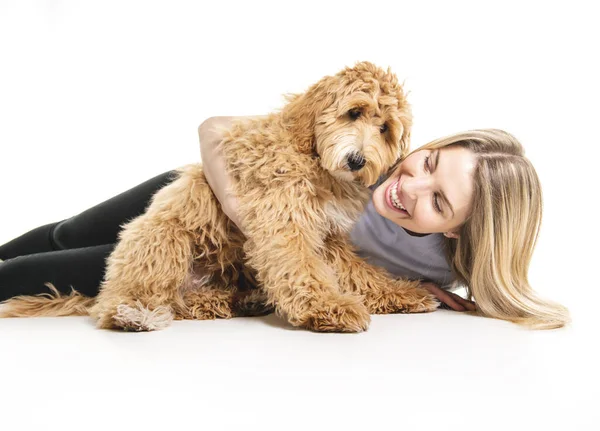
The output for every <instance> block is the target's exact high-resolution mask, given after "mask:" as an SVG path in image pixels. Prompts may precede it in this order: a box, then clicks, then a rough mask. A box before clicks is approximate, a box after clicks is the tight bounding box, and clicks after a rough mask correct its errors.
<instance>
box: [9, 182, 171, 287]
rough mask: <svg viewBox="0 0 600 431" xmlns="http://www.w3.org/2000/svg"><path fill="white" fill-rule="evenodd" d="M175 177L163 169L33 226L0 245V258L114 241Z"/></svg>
mask: <svg viewBox="0 0 600 431" xmlns="http://www.w3.org/2000/svg"><path fill="white" fill-rule="evenodd" d="M175 178H176V171H169V172H165V173H164V174H161V175H158V176H156V177H154V178H152V179H150V180H148V181H146V182H144V183H142V184H140V185H138V186H135V187H133V188H132V189H129V190H127V191H126V192H123V193H121V194H119V195H117V196H115V197H113V198H110V199H108V200H106V201H104V202H102V203H100V204H98V205H96V206H94V207H92V208H90V209H88V210H86V211H84V212H82V213H81V214H78V215H76V216H74V217H71V218H68V219H66V220H63V221H60V222H55V223H50V224H47V225H44V226H40V227H38V228H36V229H33V230H31V231H29V232H27V233H26V234H24V235H21V236H20V237H18V238H16V239H13V240H12V241H10V242H8V243H6V244H4V245H1V246H0V259H2V260H8V259H12V258H15V257H17V256H26V255H31V254H35V253H43V252H51V251H55V250H68V249H76V248H81V247H91V246H96V245H103V244H114V243H116V242H117V235H118V233H119V231H120V229H121V225H123V224H124V223H126V222H127V221H129V220H131V219H133V218H135V217H137V216H139V215H140V214H142V213H143V212H144V211H145V209H146V207H147V206H148V205H149V203H150V199H151V198H152V196H153V195H154V194H155V193H156V192H157V191H158V190H159V189H160V188H162V187H163V186H165V185H166V184H168V183H169V182H171V181H173V180H174V179H175ZM1 287H2V285H1V284H0V288H1Z"/></svg>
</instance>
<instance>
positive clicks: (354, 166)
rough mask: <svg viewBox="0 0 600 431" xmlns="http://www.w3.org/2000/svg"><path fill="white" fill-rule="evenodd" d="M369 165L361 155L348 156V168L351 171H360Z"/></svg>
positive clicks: (352, 154)
mask: <svg viewBox="0 0 600 431" xmlns="http://www.w3.org/2000/svg"><path fill="white" fill-rule="evenodd" d="M365 163H367V161H366V160H365V158H364V157H363V156H362V155H360V154H359V153H351V154H350V155H348V167H349V168H350V170H351V171H358V170H359V169H362V167H363V166H364V165H365Z"/></svg>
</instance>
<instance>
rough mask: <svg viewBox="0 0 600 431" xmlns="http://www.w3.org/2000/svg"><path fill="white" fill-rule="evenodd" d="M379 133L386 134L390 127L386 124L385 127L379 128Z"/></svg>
mask: <svg viewBox="0 0 600 431" xmlns="http://www.w3.org/2000/svg"><path fill="white" fill-rule="evenodd" d="M379 131H380V132H381V133H385V132H387V131H388V126H387V124H384V125H383V126H381V127H380V128H379Z"/></svg>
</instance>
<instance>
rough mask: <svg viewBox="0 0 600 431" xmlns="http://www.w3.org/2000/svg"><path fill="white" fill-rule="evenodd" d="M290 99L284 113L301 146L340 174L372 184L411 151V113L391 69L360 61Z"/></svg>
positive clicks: (295, 138) (338, 175)
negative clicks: (409, 149) (383, 68)
mask: <svg viewBox="0 0 600 431" xmlns="http://www.w3.org/2000/svg"><path fill="white" fill-rule="evenodd" d="M289 101H290V103H288V105H286V106H285V107H284V109H283V111H282V114H283V119H284V121H285V122H286V124H288V126H289V127H290V130H291V131H292V135H293V138H292V139H293V140H294V141H295V145H296V146H297V148H298V150H299V151H301V152H303V153H307V154H311V153H316V154H318V156H319V157H320V160H321V166H322V167H323V168H324V169H326V170H327V171H329V172H330V173H331V174H332V175H333V176H335V177H336V178H339V179H342V180H346V181H354V180H359V181H361V182H362V183H363V184H365V185H367V186H369V185H372V184H374V183H375V182H376V181H377V179H378V178H379V177H380V176H381V175H382V174H385V173H386V172H387V171H388V169H389V168H390V167H391V166H392V165H393V164H394V163H395V162H396V161H397V160H398V159H400V158H404V157H405V156H406V154H407V152H408V145H409V136H410V128H411V125H412V114H411V110H410V106H409V104H408V102H407V101H406V97H405V94H404V91H403V89H402V86H401V85H400V84H399V83H398V79H397V77H396V76H395V75H394V74H393V73H391V71H390V70H389V69H388V70H387V72H386V71H384V70H382V69H381V68H379V67H377V66H375V65H373V64H371V63H368V62H361V63H357V64H356V65H355V66H354V67H352V68H348V67H347V68H345V69H344V70H342V71H341V72H339V73H338V74H336V75H335V76H326V77H325V78H323V79H321V80H320V81H319V82H317V83H316V84H315V85H313V86H312V87H310V88H309V90H308V91H307V92H306V93H304V94H301V95H293V96H291V97H290V98H289Z"/></svg>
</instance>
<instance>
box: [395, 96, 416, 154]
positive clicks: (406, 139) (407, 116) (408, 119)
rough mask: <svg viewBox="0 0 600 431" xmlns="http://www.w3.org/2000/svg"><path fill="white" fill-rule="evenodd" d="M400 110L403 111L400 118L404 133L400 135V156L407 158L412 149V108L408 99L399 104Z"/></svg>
mask: <svg viewBox="0 0 600 431" xmlns="http://www.w3.org/2000/svg"><path fill="white" fill-rule="evenodd" d="M398 110H399V112H400V113H401V115H399V117H398V119H399V120H400V124H402V128H403V130H402V135H401V136H400V158H402V159H405V158H406V156H408V153H409V151H410V132H411V130H412V123H413V117H412V109H411V107H410V105H409V104H408V103H406V101H404V102H403V104H402V106H398Z"/></svg>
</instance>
